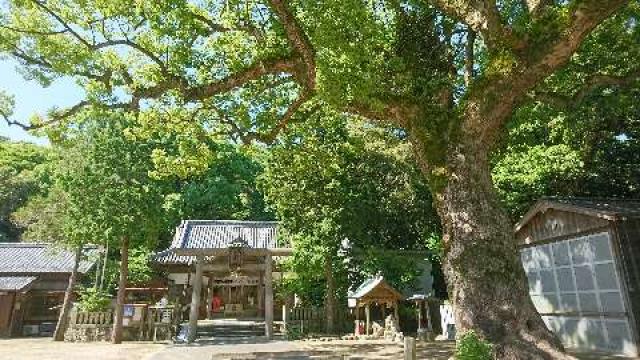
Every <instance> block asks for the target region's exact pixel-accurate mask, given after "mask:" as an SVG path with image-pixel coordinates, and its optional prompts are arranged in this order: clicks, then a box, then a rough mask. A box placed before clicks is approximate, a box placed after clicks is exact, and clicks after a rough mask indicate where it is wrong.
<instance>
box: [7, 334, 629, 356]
mask: <svg viewBox="0 0 640 360" xmlns="http://www.w3.org/2000/svg"><path fill="white" fill-rule="evenodd" d="M453 348H454V344H453V343H452V342H435V343H426V344H420V345H419V346H418V358H419V359H433V360H445V359H448V358H449V357H450V356H451V354H452V352H453ZM576 355H577V356H578V358H579V359H581V360H623V359H628V358H622V357H617V356H612V355H606V354H597V353H593V352H590V353H582V354H576ZM174 359H189V360H231V359H233V360H241V359H265V360H266V359H351V360H359V359H374V360H376V359H378V360H383V359H384V360H392V359H393V360H395V359H402V346H401V345H399V344H396V343H390V342H386V341H380V340H370V341H357V342H354V341H344V340H339V341H331V342H323V341H294V342H286V341H271V342H267V341H264V340H259V339H255V338H254V339H247V340H244V341H242V340H240V341H233V340H220V341H213V340H212V341H201V342H197V343H196V344H192V345H175V344H169V343H166V344H161V343H151V342H125V343H123V344H120V345H112V344H110V343H59V342H53V341H51V339H49V338H21V339H4V340H0V360H174Z"/></svg>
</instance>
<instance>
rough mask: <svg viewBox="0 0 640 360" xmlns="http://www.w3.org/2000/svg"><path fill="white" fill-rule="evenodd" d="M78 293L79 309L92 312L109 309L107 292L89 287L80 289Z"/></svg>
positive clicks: (109, 301) (109, 302)
mask: <svg viewBox="0 0 640 360" xmlns="http://www.w3.org/2000/svg"><path fill="white" fill-rule="evenodd" d="M79 294H80V300H79V301H78V309H79V310H80V311H88V312H93V311H107V310H109V305H110V304H111V299H110V298H109V295H108V294H107V293H105V292H103V291H99V290H97V289H96V288H93V287H90V288H85V289H82V290H80V291H79Z"/></svg>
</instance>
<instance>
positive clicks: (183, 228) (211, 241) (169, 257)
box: [152, 220, 289, 264]
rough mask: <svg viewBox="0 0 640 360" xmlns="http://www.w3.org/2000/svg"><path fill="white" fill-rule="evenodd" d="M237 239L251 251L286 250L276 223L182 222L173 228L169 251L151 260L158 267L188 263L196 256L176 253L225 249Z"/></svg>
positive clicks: (236, 221)
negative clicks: (180, 251) (158, 265)
mask: <svg viewBox="0 0 640 360" xmlns="http://www.w3.org/2000/svg"><path fill="white" fill-rule="evenodd" d="M237 240H241V241H243V242H245V244H246V246H247V248H251V249H278V248H288V247H289V246H288V244H285V243H284V242H283V241H279V239H278V223H277V222H276V221H239V220H185V221H183V222H182V223H181V224H180V225H179V226H178V227H177V228H176V234H175V236H174V238H173V241H172V242H171V245H170V246H169V248H168V249H166V250H163V251H161V252H158V253H157V254H156V255H155V256H153V258H152V260H153V261H155V262H156V263H159V264H190V263H191V262H192V261H193V260H194V258H195V256H188V255H178V254H176V253H175V250H188V249H226V248H228V247H229V246H230V245H231V244H232V243H233V242H234V241H237Z"/></svg>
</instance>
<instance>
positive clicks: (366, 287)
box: [349, 276, 402, 300]
mask: <svg viewBox="0 0 640 360" xmlns="http://www.w3.org/2000/svg"><path fill="white" fill-rule="evenodd" d="M380 288H384V289H385V290H387V291H388V292H389V294H390V295H391V296H392V297H395V298H397V300H400V299H402V294H400V292H399V291H397V290H396V289H394V288H393V287H392V286H391V285H389V284H388V283H387V282H386V281H385V280H384V277H382V276H376V277H372V278H369V279H367V280H365V281H364V282H363V283H362V284H361V285H360V286H358V288H357V289H355V290H354V291H350V292H349V299H361V298H364V297H367V296H368V295H370V294H371V293H372V292H373V291H374V290H376V289H380Z"/></svg>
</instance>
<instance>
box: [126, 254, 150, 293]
mask: <svg viewBox="0 0 640 360" xmlns="http://www.w3.org/2000/svg"><path fill="white" fill-rule="evenodd" d="M151 255H152V252H151V251H150V250H148V249H146V248H144V247H138V248H134V249H131V251H130V252H129V262H128V269H129V275H128V276H127V280H128V282H129V283H130V284H131V285H134V286H135V285H144V284H148V283H149V280H151V278H152V277H153V274H154V272H153V270H152V269H151V267H150V264H149V257H150V256H151Z"/></svg>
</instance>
